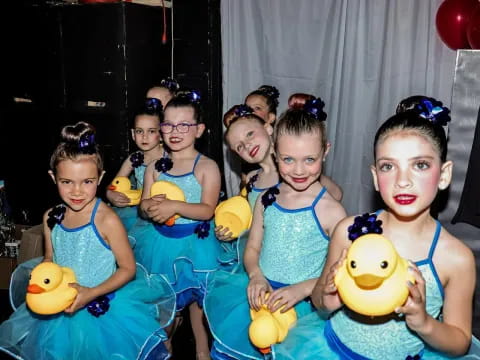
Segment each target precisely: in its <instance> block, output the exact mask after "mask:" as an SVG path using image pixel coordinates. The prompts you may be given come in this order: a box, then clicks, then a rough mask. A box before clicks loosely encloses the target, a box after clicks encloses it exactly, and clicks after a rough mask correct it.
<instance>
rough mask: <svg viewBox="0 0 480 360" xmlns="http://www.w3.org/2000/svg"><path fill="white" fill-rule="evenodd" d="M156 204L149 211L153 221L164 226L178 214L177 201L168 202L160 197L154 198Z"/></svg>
mask: <svg viewBox="0 0 480 360" xmlns="http://www.w3.org/2000/svg"><path fill="white" fill-rule="evenodd" d="M152 199H153V200H155V202H154V203H153V204H152V205H151V206H150V207H149V208H148V209H147V214H148V216H149V217H150V219H152V220H153V221H155V222H157V223H160V224H163V223H164V222H165V221H167V220H168V219H170V218H171V217H172V216H174V215H175V214H176V213H177V209H176V201H173V200H168V199H167V198H165V197H162V198H160V197H159V195H157V196H154V197H153V198H152Z"/></svg>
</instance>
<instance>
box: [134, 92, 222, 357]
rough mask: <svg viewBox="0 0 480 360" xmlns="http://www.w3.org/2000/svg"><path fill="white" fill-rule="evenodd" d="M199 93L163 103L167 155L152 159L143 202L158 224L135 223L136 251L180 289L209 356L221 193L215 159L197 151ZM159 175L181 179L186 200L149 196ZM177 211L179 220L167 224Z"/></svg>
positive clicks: (201, 353) (180, 301)
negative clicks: (205, 303)
mask: <svg viewBox="0 0 480 360" xmlns="http://www.w3.org/2000/svg"><path fill="white" fill-rule="evenodd" d="M198 100H199V99H198V95H197V93H195V92H190V93H187V94H180V95H178V96H176V97H174V98H173V99H172V100H170V102H169V103H168V104H167V106H166V108H165V121H164V122H163V123H162V124H161V125H160V129H161V132H162V135H163V140H164V144H165V145H166V146H167V147H168V150H169V154H168V156H167V155H165V156H164V157H163V158H161V159H160V160H158V161H156V162H154V163H152V164H150V165H149V166H148V167H147V170H146V172H145V183H144V192H143V196H142V202H141V205H140V208H141V211H142V212H143V214H144V215H145V216H146V217H147V218H149V219H151V221H152V222H153V224H154V225H150V226H141V227H134V228H132V231H131V232H130V235H131V236H133V237H134V238H135V239H136V247H135V256H136V258H137V261H138V262H139V263H141V264H143V265H144V266H145V267H146V268H147V270H148V271H150V272H152V273H160V274H165V275H166V276H167V278H168V280H169V281H170V283H171V284H172V285H173V287H174V289H175V291H176V293H177V309H178V310H181V309H182V308H183V307H185V306H189V310H190V319H191V322H192V329H193V334H194V337H195V342H196V351H197V357H198V358H199V359H207V358H208V353H209V348H208V337H207V332H206V330H205V328H204V325H203V311H202V310H201V308H200V307H199V306H198V304H201V303H202V298H203V294H202V292H203V289H204V288H205V277H206V274H207V273H209V272H212V271H215V270H216V268H217V266H218V265H217V257H218V255H219V254H220V245H219V243H218V241H217V239H216V238H215V234H214V232H213V226H211V221H210V220H211V218H212V216H213V212H214V210H215V206H216V205H217V202H218V197H219V193H220V171H219V169H218V167H217V164H216V163H215V162H214V161H213V160H211V159H209V158H207V157H206V156H204V155H202V154H200V153H199V152H198V151H197V150H195V140H196V139H197V138H199V137H200V136H201V135H202V133H203V131H204V130H205V124H203V123H202V121H201V113H200V104H199V101H198ZM157 180H167V181H170V182H173V183H175V184H177V185H178V186H179V187H180V188H181V189H182V190H183V192H184V194H185V198H186V201H185V202H180V201H174V200H168V199H167V198H165V196H164V195H156V196H153V197H150V188H151V186H152V184H153V183H154V182H155V181H157ZM175 214H178V215H180V218H177V219H176V220H175V225H173V226H166V225H163V223H164V222H165V221H166V220H167V219H169V218H170V217H172V216H173V215H175Z"/></svg>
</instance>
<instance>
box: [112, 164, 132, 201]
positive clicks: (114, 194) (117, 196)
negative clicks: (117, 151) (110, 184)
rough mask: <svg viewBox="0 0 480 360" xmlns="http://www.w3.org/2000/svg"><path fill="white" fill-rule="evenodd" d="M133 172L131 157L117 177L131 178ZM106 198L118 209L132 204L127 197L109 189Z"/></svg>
mask: <svg viewBox="0 0 480 360" xmlns="http://www.w3.org/2000/svg"><path fill="white" fill-rule="evenodd" d="M132 171H133V167H132V162H131V161H130V157H127V158H126V159H125V160H124V161H123V164H122V166H121V167H120V170H119V171H118V173H117V175H115V177H117V176H127V177H128V176H130V174H131V173H132ZM106 196H107V199H108V201H110V203H111V204H113V205H114V206H117V207H125V206H128V205H129V204H130V199H129V198H128V197H127V196H126V195H125V194H122V193H121V192H118V191H113V190H109V189H107V192H106Z"/></svg>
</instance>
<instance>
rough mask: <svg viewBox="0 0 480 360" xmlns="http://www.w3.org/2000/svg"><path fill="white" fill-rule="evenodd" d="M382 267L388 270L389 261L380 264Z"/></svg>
mask: <svg viewBox="0 0 480 360" xmlns="http://www.w3.org/2000/svg"><path fill="white" fill-rule="evenodd" d="M380 267H381V268H382V269H386V268H387V267H388V261H382V263H381V264H380Z"/></svg>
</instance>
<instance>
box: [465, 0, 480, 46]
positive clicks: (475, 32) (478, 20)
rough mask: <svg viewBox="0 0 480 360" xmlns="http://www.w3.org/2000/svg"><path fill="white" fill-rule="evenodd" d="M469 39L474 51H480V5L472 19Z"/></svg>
mask: <svg viewBox="0 0 480 360" xmlns="http://www.w3.org/2000/svg"><path fill="white" fill-rule="evenodd" d="M467 39H468V43H469V44H470V47H471V48H472V49H480V4H478V5H477V7H476V8H475V11H474V12H473V14H472V16H471V17H470V22H469V23H468V27H467Z"/></svg>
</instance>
